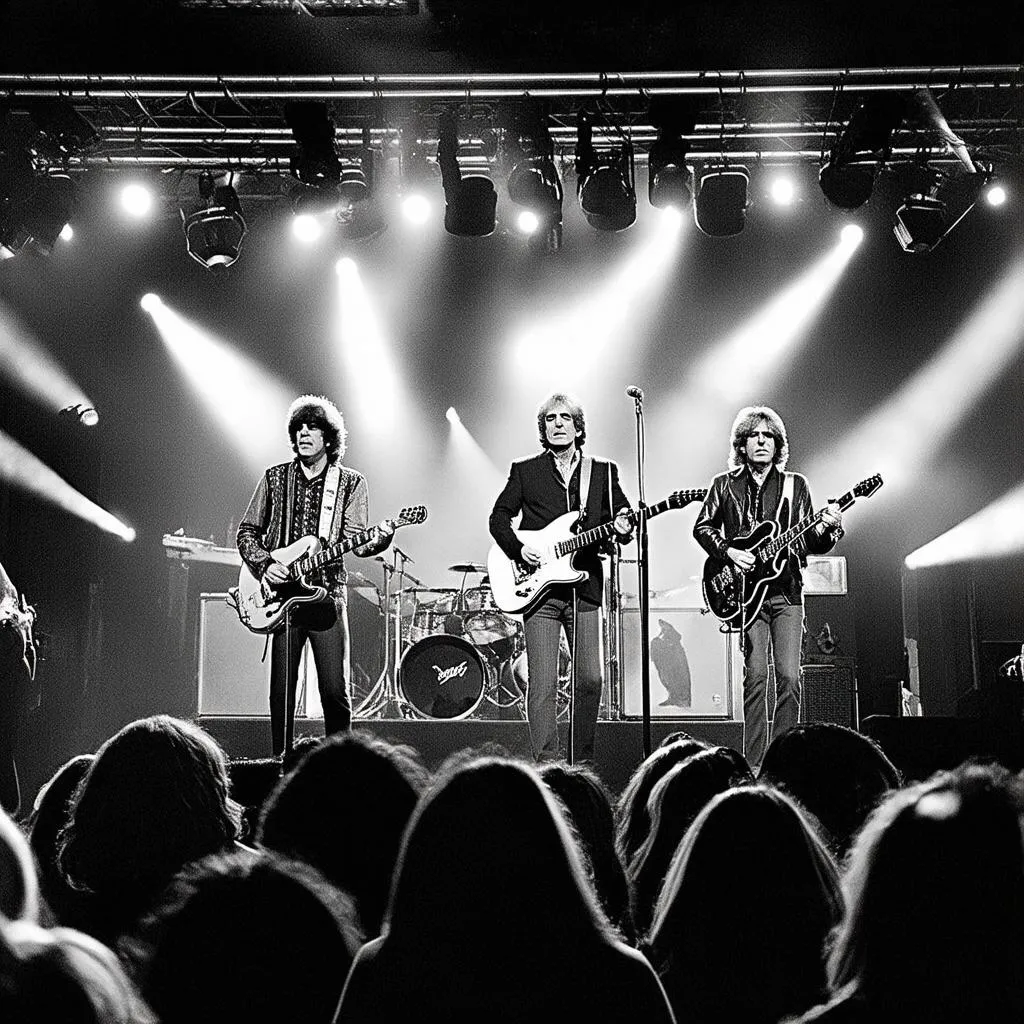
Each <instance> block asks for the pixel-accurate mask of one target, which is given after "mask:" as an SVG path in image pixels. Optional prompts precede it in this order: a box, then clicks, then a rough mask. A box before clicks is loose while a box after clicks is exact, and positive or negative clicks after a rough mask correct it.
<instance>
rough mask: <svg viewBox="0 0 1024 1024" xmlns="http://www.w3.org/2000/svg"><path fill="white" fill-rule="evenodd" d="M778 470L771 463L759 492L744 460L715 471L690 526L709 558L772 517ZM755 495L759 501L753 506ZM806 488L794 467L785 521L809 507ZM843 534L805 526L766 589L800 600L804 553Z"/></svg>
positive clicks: (778, 493)
mask: <svg viewBox="0 0 1024 1024" xmlns="http://www.w3.org/2000/svg"><path fill="white" fill-rule="evenodd" d="M782 484H783V474H782V473H780V472H779V471H778V469H776V468H775V467H774V466H773V467H772V469H771V470H770V472H769V473H768V475H767V476H766V477H765V480H764V484H763V485H762V487H761V490H760V494H759V495H758V492H757V489H756V486H755V484H754V481H753V477H752V476H751V474H750V473H749V472H748V471H747V468H746V466H740V467H739V468H738V469H734V470H732V471H731V472H729V473H721V474H720V475H719V476H716V477H715V479H714V480H713V481H712V482H711V486H710V487H709V488H708V493H707V496H706V497H705V498H704V504H703V505H702V506H701V510H700V513H699V514H698V516H697V522H696V523H695V524H694V527H693V536H694V538H695V539H696V541H697V543H698V544H700V546H701V547H702V548H703V549H704V550H705V551H706V552H707V553H708V554H709V555H711V556H712V557H713V558H718V559H721V560H723V561H724V560H726V559H727V558H728V557H729V556H728V555H727V554H726V551H727V550H728V548H729V547H730V544H729V541H731V540H733V539H734V538H736V537H738V536H741V535H745V534H747V533H749V532H750V531H751V530H752V529H753V528H754V526H756V525H757V523H759V522H764V521H765V520H766V519H776V518H777V516H778V512H779V503H780V502H781V500H782ZM755 496H757V497H759V499H760V507H759V508H758V507H752V504H753V503H754V502H755ZM813 511H814V509H813V506H812V505H811V491H810V488H809V487H808V485H807V480H806V479H805V478H804V477H803V476H801V475H800V474H799V473H794V474H793V511H792V514H791V515H790V516H789V517H788V518H787V521H786V523H785V525H786V526H787V528H788V526H792V525H793V524H794V523H796V522H797V521H799V520H801V519H804V518H806V517H807V516H809V515H811V514H812V513H813ZM842 535H843V529H842V527H839V528H838V529H835V530H825V531H824V533H820V534H819V533H817V532H816V531H815V530H809V531H808V532H807V533H805V534H804V535H803V536H802V537H800V538H799V539H798V540H796V541H794V543H793V544H792V545H791V546H790V554H789V558H788V559H787V563H786V567H785V569H783V571H782V575H781V576H780V577H779V579H778V580H776V581H775V582H774V583H773V584H772V585H771V587H770V588H769V593H773V592H774V593H781V594H783V595H784V596H785V597H786V600H787V601H789V603H790V604H799V603H800V601H801V600H802V594H803V579H802V577H801V574H800V569H801V567H802V566H804V565H806V564H807V556H808V554H812V555H824V554H826V553H827V552H829V551H831V550H832V548H833V547H835V544H836V541H838V540H839V538H840V537H842Z"/></svg>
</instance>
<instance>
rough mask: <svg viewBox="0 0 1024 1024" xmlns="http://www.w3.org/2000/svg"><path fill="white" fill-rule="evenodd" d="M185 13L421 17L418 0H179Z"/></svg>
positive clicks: (179, 4)
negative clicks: (402, 15)
mask: <svg viewBox="0 0 1024 1024" xmlns="http://www.w3.org/2000/svg"><path fill="white" fill-rule="evenodd" d="M178 6H179V7H183V8H185V9H186V10H193V11H196V10H199V11H241V12H243V13H245V14H292V13H299V14H312V15H321V16H324V15H326V16H335V15H342V14H359V15H366V14H419V13H420V4H419V0H178Z"/></svg>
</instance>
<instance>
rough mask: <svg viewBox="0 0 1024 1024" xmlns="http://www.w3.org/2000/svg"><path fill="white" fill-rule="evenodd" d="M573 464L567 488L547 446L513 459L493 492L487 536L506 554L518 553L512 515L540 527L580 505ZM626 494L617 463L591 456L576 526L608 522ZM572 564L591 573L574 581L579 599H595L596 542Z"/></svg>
mask: <svg viewBox="0 0 1024 1024" xmlns="http://www.w3.org/2000/svg"><path fill="white" fill-rule="evenodd" d="M581 465H582V463H581V464H580V465H577V466H576V468H575V469H574V470H573V474H572V476H571V477H570V478H569V486H568V488H567V487H566V486H565V483H564V482H563V480H562V476H561V474H560V473H559V472H558V469H557V468H556V467H555V458H554V456H553V455H552V454H551V452H549V451H544V452H541V454H540V455H534V456H532V457H530V458H526V459H518V460H517V461H515V462H513V463H512V468H511V469H510V470H509V474H508V482H507V483H506V484H505V487H504V489H503V490H502V492H501V494H499V495H498V499H497V501H495V503H494V508H493V509H492V510H491V518H490V530H491V536H492V537H493V538H494V540H495V542H496V543H497V545H498V546H499V547H500V548H501V550H502V551H504V552H505V554H506V555H508V557H509V558H513V559H519V558H521V557H522V553H523V545H522V543H521V542H520V541H519V538H518V537H516V535H515V533H514V532H513V530H512V520H513V519H514V518H515V517H516V516H517V515H519V513H520V512H522V514H523V518H522V522H520V524H519V528H520V529H523V530H540V529H543V528H544V527H545V526H547V525H548V524H549V523H551V522H553V521H554V520H555V519H557V518H558V517H559V516H563V515H565V513H566V512H571V511H573V510H575V509H578V508H579V507H580V468H581ZM609 466H610V467H611V503H609V495H608V468H609ZM630 507H631V506H630V504H629V500H628V499H627V498H626V496H625V494H623V493H622V488H621V487H620V486H619V469H618V466H616V465H615V463H614V462H606V461H604V460H603V459H594V466H593V469H592V471H591V474H590V490H589V491H588V492H587V507H586V510H585V512H584V515H583V520H582V522H581V523H580V524H579V526H578V527H577V529H578V530H580V531H582V530H590V529H593V528H594V527H595V526H600V525H602V524H603V523H607V522H610V521H611V520H612V519H614V518H615V516H616V515H617V514H618V513H619V512H621V511H622V510H623V509H628V508H630ZM574 564H575V566H576V567H577V568H578V569H583V570H585V571H586V572H588V573H590V578H589V579H587V580H584V581H583V582H582V583H580V584H579V585H578V587H577V591H578V594H579V597H580V599H581V600H584V601H587V602H589V603H590V604H600V603H601V595H602V586H603V574H602V571H601V559H600V557H599V552H598V548H597V546H591V547H588V548H584V549H583V550H582V551H580V552H578V553H577V555H576V557H575V559H574Z"/></svg>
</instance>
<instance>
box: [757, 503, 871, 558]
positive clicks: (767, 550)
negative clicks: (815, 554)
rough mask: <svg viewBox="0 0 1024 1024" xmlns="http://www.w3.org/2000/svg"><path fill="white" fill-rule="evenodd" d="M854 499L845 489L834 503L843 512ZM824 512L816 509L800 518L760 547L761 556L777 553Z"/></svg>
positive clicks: (818, 521) (818, 520) (815, 521)
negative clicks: (844, 492) (805, 516)
mask: <svg viewBox="0 0 1024 1024" xmlns="http://www.w3.org/2000/svg"><path fill="white" fill-rule="evenodd" d="M854 500H855V499H854V496H853V492H852V491H847V492H846V494H844V495H843V496H842V497H841V498H838V499H837V500H836V504H837V505H838V506H839V507H840V508H841V509H842V510H843V511H844V512H845V511H846V510H847V509H848V508H849V507H850V506H851V505H852V504H853V503H854ZM824 514H825V510H824V509H818V511H817V512H815V513H813V514H812V515H809V516H807V518H806V519H801V520H800V522H799V523H796V524H794V525H793V526H791V527H790V528H789V529H788V530H786V532H785V533H780V534H779V535H778V537H776V538H775V540H773V541H772V542H771V543H770V544H765V546H764V547H763V548H761V554H762V555H763V557H764V558H766V559H767V558H771V557H773V556H774V555H776V554H778V553H779V552H780V551H781V550H782V549H783V548H784V547H786V546H787V545H789V544H792V543H793V541H795V540H797V539H798V538H800V537H802V536H803V535H804V534H805V533H807V531H808V530H810V529H812V528H813V527H815V526H817V525H818V523H820V522H821V517H822V516H823V515H824Z"/></svg>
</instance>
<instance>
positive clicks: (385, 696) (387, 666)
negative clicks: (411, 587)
mask: <svg viewBox="0 0 1024 1024" xmlns="http://www.w3.org/2000/svg"><path fill="white" fill-rule="evenodd" d="M391 556H392V562H391V564H390V565H389V564H388V562H387V559H385V558H383V557H381V556H380V555H377V556H376V558H377V561H378V562H380V564H381V567H382V568H383V569H384V600H383V604H384V609H385V614H384V659H383V661H384V664H383V667H382V668H381V672H380V676H379V677H378V679H377V682H376V684H375V685H374V687H373V689H372V690H370V692H369V693H368V694H367V695H366V696H365V697H364V698H363V700H362V701H361V702H360V703H359V705H358V707H356V709H355V711H354V713H353V717H356V718H409V717H411V715H412V714H413V710H412V708H411V706H410V705H409V703H408V701H406V700H405V698H404V697H403V696H402V694H401V692H400V691H399V688H398V680H397V671H396V670H397V666H398V665H399V664H400V663H401V660H402V595H403V594H404V593H405V592H406V588H405V581H406V580H410V581H411V582H412V583H414V584H416V585H417V586H420V587H422V586H423V581H422V580H418V579H416V577H415V576H413V575H412V574H411V573H409V572H407V571H406V567H405V563H406V562H407V561H408V560H409V558H408V556H407V555H406V554H405V553H404V552H403V551H402V550H401V549H399V548H397V547H392V549H391ZM393 576H398V590H397V592H396V593H395V595H394V597H395V598H396V600H395V601H394V606H395V614H394V622H392V615H391V605H392V595H391V579H392V577H393ZM392 658H394V661H392ZM392 666H394V668H393V667H392Z"/></svg>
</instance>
